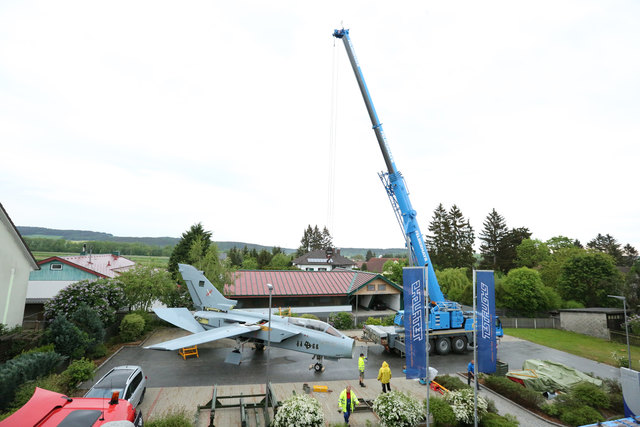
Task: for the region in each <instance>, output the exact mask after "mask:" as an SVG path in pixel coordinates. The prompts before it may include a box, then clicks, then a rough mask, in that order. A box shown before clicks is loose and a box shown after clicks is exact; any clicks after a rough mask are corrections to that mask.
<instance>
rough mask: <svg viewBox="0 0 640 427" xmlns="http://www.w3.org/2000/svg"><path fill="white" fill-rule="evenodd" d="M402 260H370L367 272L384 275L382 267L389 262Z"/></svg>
mask: <svg viewBox="0 0 640 427" xmlns="http://www.w3.org/2000/svg"><path fill="white" fill-rule="evenodd" d="M399 260H400V258H382V257H381V258H369V261H367V262H366V264H367V271H372V272H374V273H382V267H384V263H385V262H387V261H399Z"/></svg>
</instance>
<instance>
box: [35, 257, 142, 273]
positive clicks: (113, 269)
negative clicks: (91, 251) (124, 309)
mask: <svg viewBox="0 0 640 427" xmlns="http://www.w3.org/2000/svg"><path fill="white" fill-rule="evenodd" d="M55 259H57V260H60V261H63V262H64V263H65V264H69V265H73V266H75V267H78V268H80V269H81V270H84V271H87V272H89V273H94V274H95V273H97V275H98V276H100V277H116V276H118V274H119V273H121V272H123V271H127V270H128V269H130V268H132V267H133V266H134V265H136V263H135V262H133V261H131V260H130V259H127V258H125V257H122V256H119V255H112V254H96V255H72V256H61V257H51V258H47V259H43V260H42V261H40V262H38V264H39V265H42V264H44V263H46V262H50V261H52V260H55Z"/></svg>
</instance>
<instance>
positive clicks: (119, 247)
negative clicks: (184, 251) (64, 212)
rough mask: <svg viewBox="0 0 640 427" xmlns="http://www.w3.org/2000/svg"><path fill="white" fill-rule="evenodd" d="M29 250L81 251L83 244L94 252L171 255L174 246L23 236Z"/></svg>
mask: <svg viewBox="0 0 640 427" xmlns="http://www.w3.org/2000/svg"><path fill="white" fill-rule="evenodd" d="M23 239H24V241H25V243H26V244H27V246H28V247H29V250H31V251H33V252H70V253H78V254H79V253H80V252H82V249H83V246H84V245H86V246H87V251H89V250H90V251H91V252H92V253H94V254H110V253H113V252H116V251H119V252H120V255H123V256H125V255H146V256H170V255H171V251H172V250H173V246H170V245H167V246H155V245H148V244H145V243H128V242H110V241H80V242H76V241H72V240H65V239H51V238H46V237H27V236H25V237H23Z"/></svg>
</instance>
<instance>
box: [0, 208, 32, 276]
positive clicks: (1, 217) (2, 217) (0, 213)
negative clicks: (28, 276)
mask: <svg viewBox="0 0 640 427" xmlns="http://www.w3.org/2000/svg"><path fill="white" fill-rule="evenodd" d="M0 223H3V224H4V225H5V227H6V228H7V230H9V234H11V235H12V236H13V237H14V238H15V240H16V243H17V244H18V247H20V250H21V251H22V253H23V255H24V257H25V258H26V259H27V260H28V261H29V264H31V266H32V267H33V269H34V270H37V269H38V268H39V267H38V262H37V261H36V259H35V258H34V256H33V254H32V253H31V251H30V250H29V247H28V246H27V243H26V242H25V241H24V239H23V238H22V236H21V235H20V233H19V232H18V229H17V228H16V226H15V225H14V224H13V221H11V217H9V214H8V213H7V211H6V210H5V209H4V206H2V203H0Z"/></svg>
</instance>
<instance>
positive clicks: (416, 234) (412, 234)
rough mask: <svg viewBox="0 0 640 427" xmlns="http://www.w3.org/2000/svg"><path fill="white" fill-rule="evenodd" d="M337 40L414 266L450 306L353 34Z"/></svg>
mask: <svg viewBox="0 0 640 427" xmlns="http://www.w3.org/2000/svg"><path fill="white" fill-rule="evenodd" d="M333 36H334V37H335V38H338V39H342V41H343V43H344V47H345V49H346V50H347V56H348V57H349V62H351V67H352V68H353V72H354V74H355V76H356V80H357V81H358V86H359V87H360V92H361V93H362V98H363V99H364V103H365V105H366V107H367V112H368V113H369V118H370V119H371V124H372V125H373V131H374V132H375V134H376V139H377V140H378V145H379V146H380V150H381V151H382V157H383V158H384V162H385V164H386V166H387V172H386V173H381V174H380V178H381V180H382V182H383V185H384V186H385V187H386V190H387V194H388V195H389V199H390V200H391V204H392V207H393V208H394V211H395V212H396V216H397V217H398V221H399V222H400V227H401V228H402V230H403V233H404V235H405V238H406V239H407V242H408V244H409V245H410V248H409V249H410V252H411V257H412V258H413V262H414V264H415V265H418V266H426V267H427V277H428V287H429V300H431V301H434V302H436V303H446V300H445V298H444V295H443V294H442V291H441V290H440V286H439V285H438V279H437V278H436V274H435V271H434V269H433V265H432V264H431V259H430V258H429V253H428V252H427V247H426V245H425V242H424V238H423V237H422V232H421V231H420V226H419V225H418V221H417V218H416V216H417V213H416V211H415V210H414V209H413V207H412V206H411V200H410V199H409V191H408V190H407V186H406V183H405V181H404V178H403V176H402V174H401V173H400V171H398V169H397V168H396V165H395V162H394V160H393V156H392V155H391V150H390V149H389V144H388V142H387V138H386V136H385V134H384V130H383V129H382V123H380V120H379V119H378V114H377V113H376V109H375V107H374V106H373V101H372V99H371V95H370V93H369V89H368V88H367V84H366V83H365V81H364V75H363V74H362V69H361V68H360V64H359V63H358V59H357V58H356V54H355V52H354V50H353V45H352V44H351V37H350V36H349V30H348V29H344V28H343V29H341V30H335V31H334V32H333Z"/></svg>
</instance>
